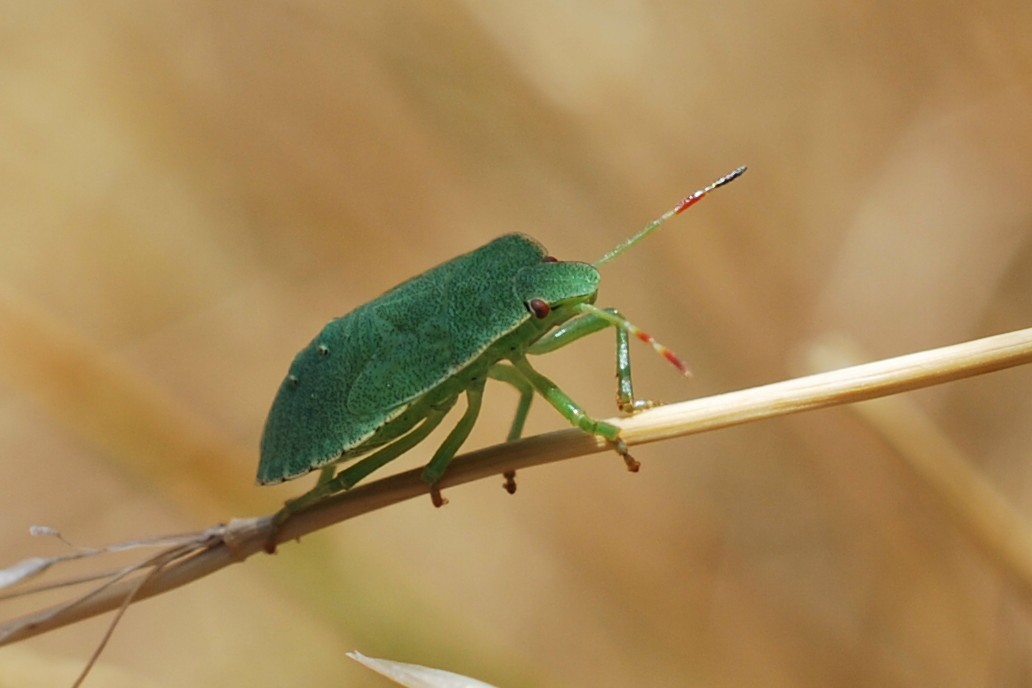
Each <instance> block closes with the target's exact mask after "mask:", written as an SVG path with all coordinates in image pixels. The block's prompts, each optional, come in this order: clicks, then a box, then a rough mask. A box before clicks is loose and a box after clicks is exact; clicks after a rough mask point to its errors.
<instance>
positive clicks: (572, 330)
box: [527, 304, 688, 413]
mask: <svg viewBox="0 0 1032 688" xmlns="http://www.w3.org/2000/svg"><path fill="white" fill-rule="evenodd" d="M580 308H581V310H582V312H583V315H581V316H579V317H577V318H574V319H573V320H570V321H569V322H567V323H565V324H564V325H562V326H560V327H558V328H556V329H555V330H554V331H553V332H550V333H549V334H548V335H547V336H546V337H544V338H542V339H540V340H538V341H537V342H535V343H534V344H533V345H532V346H531V347H530V348H529V349H528V350H527V353H529V354H543V353H548V352H550V351H555V350H556V349H558V348H560V347H563V346H566V345H567V344H569V343H571V342H574V341H576V340H578V339H580V338H581V337H586V336H588V335H589V334H594V333H595V332H598V331H600V330H604V329H605V328H607V327H613V328H615V329H616V380H617V387H616V405H617V407H618V408H619V409H620V410H621V411H623V412H624V413H634V412H636V411H643V410H645V409H649V408H652V407H653V406H657V405H658V402H654V401H648V400H645V399H635V398H634V384H633V382H632V379H631V351H630V345H629V341H630V335H632V334H633V335H634V336H635V337H637V338H638V339H640V340H642V341H643V342H645V343H647V344H649V345H651V346H652V348H654V349H655V350H656V351H657V352H658V353H659V354H661V355H662V356H663V357H664V358H666V359H667V360H668V361H669V362H670V363H672V364H673V365H674V366H675V367H677V369H678V370H680V371H681V372H682V373H684V374H685V375H687V374H688V368H687V367H686V366H685V365H684V363H683V362H682V361H681V359H680V358H679V357H678V356H677V355H676V354H674V353H673V352H672V351H670V349H668V348H666V347H665V346H663V345H662V344H660V343H659V342H657V341H656V340H655V338H653V337H652V335H650V334H648V333H646V332H643V331H642V330H641V329H640V328H638V327H636V326H635V325H634V324H632V323H631V322H629V321H628V320H627V318H625V317H624V316H623V314H622V313H621V312H620V311H618V310H617V309H615V308H596V307H594V306H592V305H590V304H581V306H580Z"/></svg>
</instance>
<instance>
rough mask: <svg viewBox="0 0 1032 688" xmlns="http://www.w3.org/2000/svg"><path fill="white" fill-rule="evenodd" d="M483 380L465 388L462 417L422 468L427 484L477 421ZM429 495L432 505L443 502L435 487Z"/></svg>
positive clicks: (441, 471) (440, 472) (441, 470)
mask: <svg viewBox="0 0 1032 688" xmlns="http://www.w3.org/2000/svg"><path fill="white" fill-rule="evenodd" d="M485 382H487V379H486V378H482V379H480V380H479V381H477V382H476V383H474V384H473V385H472V386H470V387H469V388H468V389H467V390H466V412H465V413H463V414H462V418H460V419H459V422H458V423H457V424H456V425H455V427H454V428H452V431H451V432H450V433H448V436H447V437H445V438H444V442H442V443H441V446H440V447H438V448H437V451H436V452H434V455H433V458H431V459H430V463H428V464H427V465H426V468H424V469H423V481H424V482H426V483H427V484H429V485H431V486H433V485H435V484H436V483H437V481H438V480H440V479H441V476H442V475H444V471H445V469H447V468H448V462H449V461H451V460H452V458H454V456H455V453H456V452H458V451H459V447H461V446H462V443H463V442H465V441H466V438H467V437H469V433H470V432H471V431H472V430H473V425H474V424H475V423H476V422H477V416H478V415H480V402H481V401H482V400H483V398H484V383H485ZM430 496H431V497H432V498H433V500H434V506H441V505H442V504H444V500H443V499H441V494H440V492H439V491H437V490H436V489H434V490H433V491H432V492H431V493H430Z"/></svg>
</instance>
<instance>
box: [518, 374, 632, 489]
mask: <svg viewBox="0 0 1032 688" xmlns="http://www.w3.org/2000/svg"><path fill="white" fill-rule="evenodd" d="M512 363H513V365H514V366H515V367H516V370H517V371H519V373H520V374H521V375H523V376H524V377H526V378H527V381H528V382H530V384H531V385H532V386H533V387H534V389H535V390H536V391H537V392H538V394H540V395H541V396H543V397H544V398H545V400H546V401H547V402H548V403H550V404H551V405H552V406H553V407H555V409H556V410H557V411H558V412H559V413H560V414H562V416H563V417H564V418H566V419H567V420H568V421H570V423H572V424H573V425H575V426H577V427H578V428H580V429H581V430H583V431H584V432H587V433H590V434H592V435H598V436H599V437H603V438H605V439H607V440H609V441H610V442H611V443H612V444H613V448H614V449H616V452H617V453H618V454H619V455H620V456H621V457H623V460H624V463H626V464H627V470H629V471H632V472H636V471H637V470H638V469H639V468H640V467H641V464H639V463H638V462H637V461H636V460H635V459H634V457H633V456H631V454H630V452H629V451H628V450H627V444H626V443H625V442H624V441H623V440H622V439H621V438H620V428H618V427H616V426H615V425H613V424H612V423H607V422H605V421H604V420H596V419H594V418H592V417H591V416H589V415H588V414H587V412H586V411H585V410H584V409H583V408H581V406H580V405H579V404H578V403H577V402H575V401H574V400H573V399H571V398H570V397H569V395H567V394H566V392H564V391H563V390H561V389H560V388H559V386H558V385H557V384H555V383H554V382H552V381H551V380H549V379H548V378H547V377H545V376H544V375H542V374H541V373H539V372H538V371H536V370H534V368H532V367H531V365H530V363H528V362H527V359H525V358H516V359H513V361H512Z"/></svg>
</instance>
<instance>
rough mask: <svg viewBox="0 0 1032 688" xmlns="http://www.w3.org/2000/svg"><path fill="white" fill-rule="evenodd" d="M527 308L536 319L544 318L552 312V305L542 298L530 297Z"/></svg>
mask: <svg viewBox="0 0 1032 688" xmlns="http://www.w3.org/2000/svg"><path fill="white" fill-rule="evenodd" d="M527 310H529V311H530V312H531V313H533V314H534V317H535V318H537V319H538V320H544V319H545V318H547V317H548V314H549V313H551V312H552V307H551V306H549V305H548V302H547V301H544V300H542V299H531V300H530V301H528V302H527Z"/></svg>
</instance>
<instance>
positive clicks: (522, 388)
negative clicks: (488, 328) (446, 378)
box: [487, 363, 534, 494]
mask: <svg viewBox="0 0 1032 688" xmlns="http://www.w3.org/2000/svg"><path fill="white" fill-rule="evenodd" d="M487 375H488V377H490V378H493V379H495V380H501V381H502V382H507V383H509V384H510V385H512V386H513V387H515V388H516V391H518V392H519V393H520V400H519V403H517V405H516V415H515V416H514V417H513V419H512V425H511V426H510V428H509V436H508V437H506V438H505V439H506V441H507V442H514V441H516V440H518V439H519V438H520V437H522V436H523V426H524V425H526V423H527V414H528V413H529V412H530V403H531V402H532V401H533V400H534V385H532V384H530V380H528V379H527V378H526V377H524V376H523V375H522V374H521V373H520V371H518V370H516V369H515V368H513V367H512V366H510V365H506V364H504V363H496V364H495V365H493V366H491V367H490V368H489V369H488V371H487ZM503 477H504V478H505V484H504V487H505V491H506V492H508V493H509V494H515V493H516V471H506V472H505V473H504V474H503Z"/></svg>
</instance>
